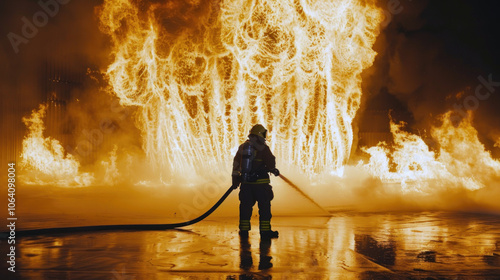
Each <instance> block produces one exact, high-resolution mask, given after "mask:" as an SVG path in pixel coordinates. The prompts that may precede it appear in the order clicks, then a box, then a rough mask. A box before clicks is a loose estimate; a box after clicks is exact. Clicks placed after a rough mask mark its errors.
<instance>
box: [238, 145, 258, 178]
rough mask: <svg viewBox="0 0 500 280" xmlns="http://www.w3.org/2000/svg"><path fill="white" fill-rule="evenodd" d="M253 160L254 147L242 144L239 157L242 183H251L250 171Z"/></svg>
mask: <svg viewBox="0 0 500 280" xmlns="http://www.w3.org/2000/svg"><path fill="white" fill-rule="evenodd" d="M254 158H255V147H254V146H253V145H252V144H251V143H250V142H246V143H245V144H243V152H242V155H241V177H242V180H243V182H251V181H252V179H251V176H250V171H251V170H252V162H253V160H254Z"/></svg>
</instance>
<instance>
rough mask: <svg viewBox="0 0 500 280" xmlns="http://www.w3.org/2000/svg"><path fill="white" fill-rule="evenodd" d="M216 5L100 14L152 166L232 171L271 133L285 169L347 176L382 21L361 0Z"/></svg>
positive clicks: (142, 4) (111, 1)
mask: <svg viewBox="0 0 500 280" xmlns="http://www.w3.org/2000/svg"><path fill="white" fill-rule="evenodd" d="M212 2H213V3H210V2H209V1H190V2H189V1H165V2H162V3H158V2H155V4H147V3H146V1H131V0H106V1H105V2H104V4H103V5H102V6H101V7H100V9H99V15H100V19H101V29H102V31H103V32H105V33H107V34H109V35H110V37H111V39H112V42H113V44H114V51H113V53H114V62H113V63H112V64H111V65H110V66H109V68H108V70H107V74H108V77H109V81H110V84H111V86H112V89H113V91H114V93H115V94H116V95H117V96H118V97H119V98H120V101H121V103H122V104H123V105H129V106H130V105H134V106H138V109H139V113H138V115H137V118H136V123H137V125H138V127H139V128H140V129H141V131H142V134H143V141H144V143H143V145H144V150H145V152H146V154H147V155H148V157H149V158H150V159H151V161H152V163H153V164H155V165H156V166H157V167H160V168H162V167H167V168H168V169H170V170H174V171H185V170H193V169H195V168H198V167H200V166H207V165H208V166H210V167H211V168H212V169H213V168H214V167H218V166H224V167H227V163H228V162H229V159H230V150H231V148H234V147H236V146H237V144H238V143H239V142H240V141H241V140H242V139H244V138H245V136H246V132H247V131H248V129H249V128H250V127H251V125H252V124H255V123H262V124H264V125H265V126H266V127H268V128H269V129H270V132H271V133H270V137H269V138H270V143H271V144H272V149H273V151H275V152H276V154H277V155H278V158H279V159H280V161H281V162H282V163H285V162H289V163H291V162H293V163H294V164H296V165H298V166H299V167H300V168H301V169H302V170H304V171H306V172H321V171H332V172H335V173H341V170H342V166H343V165H344V164H345V162H346V161H347V159H348V158H349V155H350V150H351V144H352V139H353V133H352V125H351V124H352V120H353V118H354V115H355V113H356V111H357V109H358V108H359V104H360V97H361V89H360V84H361V77H360V74H361V72H362V71H363V69H365V68H367V67H368V66H370V65H371V64H372V62H373V59H374V57H375V54H376V53H375V52H374V51H373V50H372V48H371V47H372V45H373V43H374V41H375V39H376V35H377V34H378V25H379V23H380V22H381V20H382V16H381V12H380V10H379V9H377V8H376V7H375V6H374V4H373V3H370V1H351V0H339V1H327V2H323V1H291V0H289V1H271V0H269V1H255V0H254V1H252V0H244V1H243V0H242V1H222V2H221V3H216V1H212ZM180 13H182V14H180ZM174 29H175V30H174Z"/></svg>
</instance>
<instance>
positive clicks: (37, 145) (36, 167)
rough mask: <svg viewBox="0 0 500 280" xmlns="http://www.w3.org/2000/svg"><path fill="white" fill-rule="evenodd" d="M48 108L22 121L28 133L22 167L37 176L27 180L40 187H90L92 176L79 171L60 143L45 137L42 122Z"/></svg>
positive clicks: (76, 162)
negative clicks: (42, 185)
mask: <svg viewBox="0 0 500 280" xmlns="http://www.w3.org/2000/svg"><path fill="white" fill-rule="evenodd" d="M46 109H47V108H46V106H45V105H40V109H39V110H38V111H35V110H33V112H32V114H31V117H29V118H23V122H24V124H25V125H26V126H27V127H28V130H29V131H28V135H27V136H26V137H25V138H24V140H23V152H22V154H21V167H22V168H23V169H24V170H25V171H28V172H29V171H32V172H34V173H35V174H34V176H33V177H32V176H26V179H27V180H28V181H31V183H37V184H44V183H45V184H47V183H55V184H58V185H64V186H66V185H80V186H86V185H89V184H90V183H91V182H92V180H93V177H92V175H90V174H88V173H80V172H79V168H80V163H79V162H78V161H77V160H76V159H75V158H74V157H73V156H72V155H71V154H67V155H65V154H64V149H63V147H62V146H61V144H60V143H59V141H57V140H56V139H53V138H50V137H47V138H44V137H43V130H44V125H43V120H42V119H43V118H44V116H45V110H46Z"/></svg>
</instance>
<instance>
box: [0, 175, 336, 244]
mask: <svg viewBox="0 0 500 280" xmlns="http://www.w3.org/2000/svg"><path fill="white" fill-rule="evenodd" d="M279 177H280V178H281V179H283V180H284V181H285V182H286V183H288V185H290V186H291V187H293V188H294V189H295V190H296V191H298V192H299V193H300V194H301V195H303V196H304V197H305V198H307V199H308V200H309V201H311V202H312V203H313V204H314V205H316V206H317V207H318V208H320V209H321V210H323V211H324V212H325V213H327V214H328V215H330V213H329V212H328V211H327V210H326V209H325V208H323V207H321V206H320V205H319V204H318V203H316V201H314V200H313V199H312V198H311V197H309V196H308V195H307V194H305V193H304V192H303V191H302V190H301V189H300V188H299V187H298V186H297V185H295V184H294V183H293V182H292V181H290V180H289V179H288V178H286V177H285V176H283V175H279ZM232 191H233V187H229V189H228V190H227V191H226V193H225V194H224V195H223V196H222V197H221V198H220V199H219V201H217V203H215V204H214V206H212V208H210V209H208V211H207V212H205V213H204V214H203V215H201V216H199V217H198V218H196V219H193V220H190V221H187V222H182V223H174V224H133V225H100V226H80V227H59V228H41V229H27V230H17V231H16V236H34V235H44V234H58V233H76V232H92V231H109V230H166V229H174V228H180V227H185V226H189V225H192V224H196V223H197V222H199V221H201V220H203V219H205V218H206V217H208V216H209V215H210V214H212V212H214V211H215V209H217V208H218V207H219V206H220V205H221V204H222V202H224V200H226V198H227V197H228V196H229V194H231V192H232ZM1 234H2V235H5V234H7V235H8V234H9V232H1Z"/></svg>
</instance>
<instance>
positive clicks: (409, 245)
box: [0, 212, 500, 280]
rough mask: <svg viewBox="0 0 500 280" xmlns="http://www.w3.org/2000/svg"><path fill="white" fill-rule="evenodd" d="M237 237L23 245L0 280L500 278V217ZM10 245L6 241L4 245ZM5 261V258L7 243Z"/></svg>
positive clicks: (300, 228) (355, 222) (135, 237)
mask: <svg viewBox="0 0 500 280" xmlns="http://www.w3.org/2000/svg"><path fill="white" fill-rule="evenodd" d="M252 225H253V226H254V230H253V231H251V234H250V237H249V238H248V239H240V237H239V236H238V232H237V218H218V217H209V218H208V219H207V220H205V221H202V222H200V223H198V224H195V225H192V226H189V227H186V228H184V229H182V230H167V231H147V232H131V231H128V232H127V231H122V232H94V233H82V234H68V235H53V236H36V237H22V238H21V237H19V238H18V244H17V252H16V253H17V258H16V272H15V273H7V264H6V263H5V261H4V262H2V265H1V269H2V273H1V274H0V275H1V279H114V280H133V279H136V280H139V279H500V216H494V215H483V214H464V213H448V212H423V213H350V212H347V213H334V214H333V216H332V217H275V218H273V227H274V229H275V230H279V232H280V237H279V238H278V239H273V240H271V241H269V240H260V236H259V234H258V231H257V230H255V228H257V227H256V225H258V221H257V220H253V221H252ZM3 240H5V239H3ZM0 245H1V246H2V254H4V252H6V250H7V244H6V242H4V241H2V243H1V244H0Z"/></svg>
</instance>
